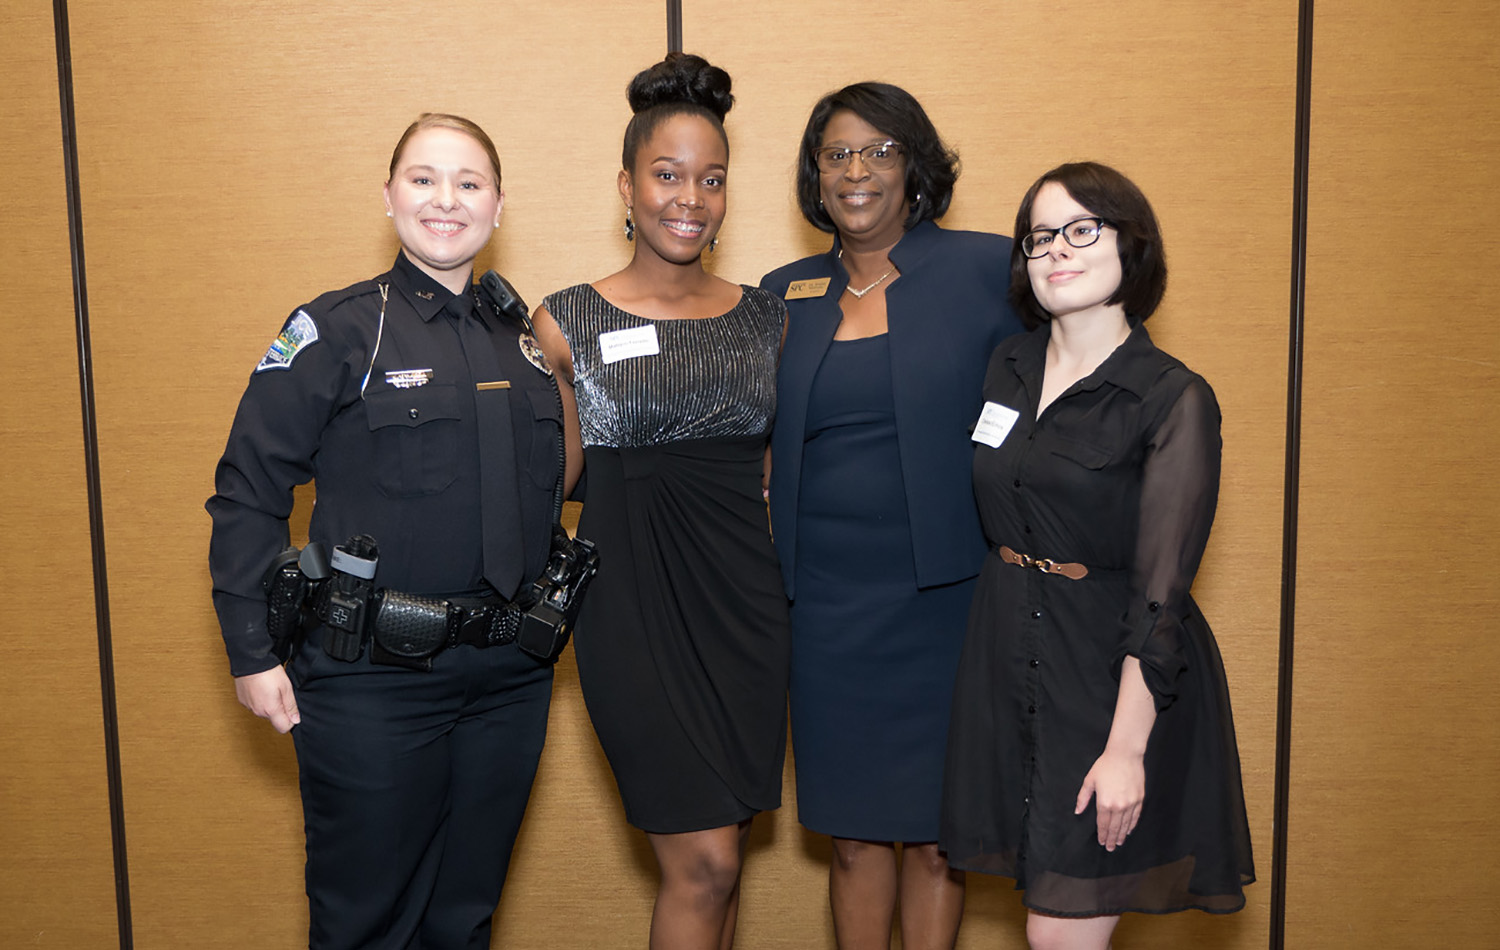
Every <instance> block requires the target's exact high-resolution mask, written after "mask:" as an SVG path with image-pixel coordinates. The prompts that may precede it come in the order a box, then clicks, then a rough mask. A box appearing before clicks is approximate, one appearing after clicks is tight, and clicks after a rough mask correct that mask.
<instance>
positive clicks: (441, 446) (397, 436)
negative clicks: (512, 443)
mask: <svg viewBox="0 0 1500 950" xmlns="http://www.w3.org/2000/svg"><path fill="white" fill-rule="evenodd" d="M365 414H366V416H367V417H368V418H369V420H370V436H371V438H373V439H374V440H375V451H376V463H375V471H374V472H372V473H371V478H372V479H374V481H375V484H376V485H377V486H378V487H379V488H380V490H381V491H382V492H384V493H385V494H386V495H389V496H392V497H396V498H410V497H413V496H417V495H435V494H437V493H438V492H440V491H443V490H444V489H446V488H447V487H448V486H449V485H451V484H453V480H454V479H455V478H456V477H457V467H458V445H459V429H460V427H461V423H460V416H459V411H458V391H457V389H456V388H455V387H454V386H453V385H452V384H451V383H428V384H427V385H425V386H416V387H413V388H411V389H388V390H384V391H382V392H374V393H369V394H368V395H366V396H365Z"/></svg>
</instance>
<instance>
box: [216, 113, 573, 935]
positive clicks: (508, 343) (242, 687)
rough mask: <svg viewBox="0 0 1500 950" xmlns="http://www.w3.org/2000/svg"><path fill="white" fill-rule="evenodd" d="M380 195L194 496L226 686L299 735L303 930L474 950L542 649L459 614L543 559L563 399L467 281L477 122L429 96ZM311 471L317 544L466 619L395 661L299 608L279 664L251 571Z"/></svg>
mask: <svg viewBox="0 0 1500 950" xmlns="http://www.w3.org/2000/svg"><path fill="white" fill-rule="evenodd" d="M384 194H385V206H386V214H387V215H388V216H390V217H391V218H392V219H393V221H394V223H395V227H396V234H397V237H398V238H399V240H400V243H401V252H400V254H399V255H398V256H397V258H396V263H395V266H394V267H392V268H391V270H389V271H387V272H386V273H385V274H382V275H381V276H379V277H377V278H375V279H374V280H367V281H362V282H360V283H357V284H354V285H353V286H350V287H348V288H345V289H344V290H339V291H335V292H333V293H329V294H324V295H323V296H321V297H319V298H318V299H317V300H315V301H313V302H312V303H310V304H307V305H306V306H304V307H302V308H300V309H298V310H297V311H296V312H295V313H293V314H292V316H291V317H290V318H288V320H287V321H286V324H285V325H284V327H283V328H282V331H281V333H280V335H279V336H277V338H276V340H275V341H274V342H273V343H272V344H271V347H270V349H269V350H268V351H267V352H266V355H265V357H264V358H263V359H262V360H261V361H260V363H259V365H258V366H256V368H255V371H254V373H253V374H252V375H251V377H250V383H249V386H248V387H247V388H246V390H245V395H244V397H243V398H242V400H241V402H240V406H239V411H238V412H237V414H236V416H235V421H234V426H233V428H232V429H231V431H230V434H229V440H228V445H227V446H226V448H225V450H224V456H223V458H222V459H221V460H220V462H219V466H218V471H217V473H216V476H215V489H216V492H215V494H214V496H213V497H212V498H210V499H209V501H208V504H207V508H208V511H209V514H210V515H211V516H212V517H213V538H212V542H211V546H210V552H209V567H210V570H211V573H212V574H213V581H214V605H215V608H216V609H217V611H218V615H219V621H220V624H221V626H222V631H223V635H224V643H225V646H226V648H227V651H228V654H229V665H230V672H231V673H232V674H233V675H234V677H235V692H236V694H237V696H238V697H239V700H240V702H241V703H242V704H243V705H244V706H245V707H246V708H248V709H249V710H250V711H251V712H253V713H255V714H256V715H257V716H261V717H263V718H266V719H269V720H270V721H271V724H272V725H273V726H275V727H276V729H277V730H278V731H280V732H287V731H290V732H291V733H292V738H293V741H294V744H295V746H296V752H297V762H298V767H299V770H300V785H301V792H302V801H303V809H304V817H305V826H306V833H307V868H306V875H307V894H308V899H309V903H310V917H311V928H310V937H309V943H310V946H311V947H313V948H319V950H323V948H329V950H331V948H357V947H360V948H363V947H369V948H376V947H380V948H386V947H389V948H405V947H417V946H420V947H422V948H424V950H435V948H439V950H440V948H459V947H488V946H489V932H490V918H491V916H492V915H493V913H494V911H495V907H496V905H497V903H498V901H499V899H500V891H501V886H502V885H503V883H504V881H505V873H506V867H507V865H508V863H509V860H510V852H511V848H512V845H513V844H514V841H515V837H516V833H517V831H518V829H519V827H520V823H521V817H522V814H523V813H524V811H525V808H526V801H527V798H528V796H529V794H530V791H531V784H532V779H533V777H534V776H535V773H536V767H537V760H538V758H539V756H540V755H541V750H542V742H543V739H544V737H545V734H546V725H547V710H548V705H549V702H550V699H551V689H552V666H551V664H550V663H548V662H546V661H545V660H539V659H537V658H535V657H533V656H531V655H528V654H527V653H525V652H523V651H521V650H519V649H517V646H516V644H515V643H513V642H510V637H509V636H507V635H506V628H504V627H503V626H502V625H496V624H490V623H487V622H484V623H470V622H468V621H469V620H472V619H474V618H476V617H479V618H482V617H484V616H491V617H493V616H494V615H495V613H496V612H497V611H498V610H500V606H499V605H502V604H503V603H504V602H505V601H506V600H507V599H508V598H512V597H514V596H515V595H516V594H517V592H518V591H519V590H522V589H523V588H525V587H527V586H528V585H529V582H530V581H531V580H532V579H534V578H535V577H536V576H537V575H538V574H539V572H540V571H541V569H542V567H543V565H544V563H545V560H546V557H547V552H548V546H549V540H550V530H551V525H552V523H553V499H554V492H555V490H556V489H557V486H558V482H559V478H560V477H561V475H562V472H561V468H563V467H564V452H563V448H562V446H563V442H564V432H563V422H562V419H563V416H564V413H563V411H562V408H563V407H562V405H561V404H560V402H559V399H560V395H559V393H558V391H557V387H556V385H555V384H554V382H553V380H552V378H551V375H550V372H549V371H548V370H547V367H546V363H545V360H544V359H543V358H542V357H541V356H540V354H539V350H537V348H536V347H535V345H534V341H533V340H531V338H530V337H529V335H528V334H527V333H526V332H525V331H524V330H522V329H518V328H517V327H516V326H515V325H513V324H512V323H511V322H508V321H506V320H505V319H502V318H500V316H499V315H498V314H497V313H496V312H495V310H494V309H493V308H491V307H488V306H486V305H485V302H484V301H483V300H481V298H479V296H478V295H477V294H476V293H475V288H474V287H473V286H472V284H471V277H472V272H473V263H474V258H475V256H476V255H477V254H478V253H479V252H480V250H481V249H482V248H483V247H484V246H485V244H487V243H488V241H489V237H490V234H491V233H492V232H493V231H494V229H495V228H497V227H499V220H500V209H501V205H502V203H503V201H504V193H503V192H502V191H501V189H500V161H499V158H498V156H497V155H496V152H495V146H494V144H493V143H492V142H491V141H490V138H489V136H488V135H486V134H485V133H484V131H483V130H482V129H480V128H479V127H478V126H477V125H475V124H474V123H472V122H470V121H468V120H467V119H463V118H460V117H458V116H452V115H442V114H434V113H428V114H424V115H423V116H421V117H420V118H419V119H418V120H417V121H416V122H414V123H412V125H411V126H410V127H409V128H408V129H407V130H406V132H405V134H404V135H402V137H401V139H400V141H399V142H398V143H397V145H396V149H395V152H394V153H393V155H392V157H391V166H390V179H389V180H388V181H387V182H386V185H385V191H384ZM570 408H571V407H570ZM570 441H571V440H570ZM567 467H569V468H571V467H572V466H571V465H569V466H567ZM573 477H576V475H575V476H570V477H569V478H568V481H569V482H570V483H571V481H572V480H573ZM309 479H312V480H315V482H316V492H317V503H316V505H315V506H314V511H313V515H312V521H311V527H310V530H309V534H310V541H311V542H315V543H320V544H321V545H323V546H325V547H326V548H327V549H328V550H330V551H332V550H334V548H335V546H338V545H344V544H345V542H346V540H347V539H350V538H352V537H353V536H355V535H368V536H369V537H370V538H372V539H373V540H374V542H375V547H376V550H375V551H374V552H373V554H374V556H373V557H371V558H368V559H367V560H373V561H374V562H375V576H374V578H373V582H372V586H373V587H375V588H379V589H382V590H389V591H400V592H403V593H407V594H415V595H420V596H423V597H426V598H430V599H431V600H433V601H441V600H449V601H451V602H452V603H453V604H454V605H455V607H454V608H453V609H454V616H455V617H456V618H458V619H462V620H463V621H465V622H464V623H462V624H454V625H453V632H454V633H455V634H457V633H460V632H461V633H463V636H462V637H458V636H454V637H450V638H449V639H448V640H447V641H446V643H451V644H453V645H451V646H445V647H444V648H440V649H439V650H438V652H436V653H435V654H434V655H432V656H430V657H429V658H425V659H421V660H418V661H416V662H414V663H413V662H408V663H406V664H405V665H389V663H388V661H389V659H390V657H386V661H385V662H382V661H381V658H380V656H379V655H378V650H377V648H376V647H375V646H374V645H370V644H365V643H362V642H361V641H360V640H358V639H355V640H354V652H355V653H356V654H357V656H355V657H354V658H352V659H351V656H350V653H349V650H348V646H349V643H348V641H349V637H348V636H347V635H344V634H342V632H341V631H337V630H333V629H331V628H330V627H328V626H327V625H326V624H322V623H318V622H317V621H313V622H311V623H309V624H308V627H309V629H307V631H306V633H305V636H304V637H303V640H302V642H301V644H300V646H299V647H298V648H297V650H296V651H295V653H294V655H293V656H292V658H291V660H290V662H289V663H287V664H286V666H285V667H283V666H282V664H281V663H280V661H279V659H278V657H277V655H276V652H275V651H274V650H273V645H272V640H271V637H270V635H269V634H268V631H267V621H266V596H265V593H264V590H263V586H262V582H263V578H264V577H265V575H266V571H267V567H268V565H270V564H271V562H272V561H273V560H274V559H275V558H276V556H277V555H278V553H280V552H281V551H282V550H283V549H284V548H285V547H286V546H287V539H288V530H287V517H288V515H289V514H290V513H291V510H292V489H293V487H294V486H295V485H298V484H301V483H304V482H307V481H308V480H309ZM568 488H569V489H571V484H569V485H568ZM459 605H462V606H461V609H460V607H459ZM487 611H488V614H487V613H486V612H487ZM324 619H325V620H326V619H327V618H326V617H324ZM460 628H462V629H460ZM340 636H342V640H341V641H339V638H340ZM335 641H338V642H340V643H341V647H340V649H334V650H333V652H334V653H339V654H341V655H340V656H339V657H337V658H336V657H335V656H332V655H330V652H329V651H330V649H331V648H332V646H333V643H334V642H335ZM429 666H430V669H428V668H427V667H429Z"/></svg>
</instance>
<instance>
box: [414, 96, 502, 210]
mask: <svg viewBox="0 0 1500 950" xmlns="http://www.w3.org/2000/svg"><path fill="white" fill-rule="evenodd" d="M424 129H452V130H453V131H455V132H462V133H463V134H465V135H467V136H468V137H469V138H471V139H473V140H474V141H476V142H478V143H479V147H480V148H482V149H484V154H485V155H487V156H489V160H490V165H492V166H493V167H494V169H495V191H496V192H498V191H499V190H500V153H499V152H497V151H495V143H494V142H492V141H490V137H489V136H488V135H486V134H485V132H484V129H481V128H480V127H479V126H478V125H477V124H476V123H474V122H471V121H470V120H468V119H465V118H464V117H463V116H461V115H450V114H449V113H447V112H424V113H422V114H421V115H419V116H417V121H415V122H413V123H412V124H411V125H408V126H407V127H406V131H405V132H402V133H401V138H400V139H398V140H397V141H396V149H395V151H393V152H391V169H390V172H389V174H388V175H387V177H386V184H390V181H391V179H392V178H395V177H396V166H397V165H398V164H399V163H400V161H401V152H402V151H403V150H404V149H405V148H406V143H407V142H408V141H410V140H411V137H412V136H413V135H416V134H417V133H418V132H421V131H423V130H424Z"/></svg>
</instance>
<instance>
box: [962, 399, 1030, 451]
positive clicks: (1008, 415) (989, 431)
mask: <svg viewBox="0 0 1500 950" xmlns="http://www.w3.org/2000/svg"><path fill="white" fill-rule="evenodd" d="M1019 418H1021V414H1020V413H1019V412H1017V411H1016V410H1014V409H1011V408H1010V407H1009V406H1002V405H1000V404H999V403H998V402H987V403H985V404H984V411H983V412H981V413H980V414H979V421H978V422H976V423H975V424H974V436H973V438H974V441H975V442H979V443H981V444H983V445H988V446H989V447H990V448H992V449H998V448H999V447H1000V443H1001V442H1004V441H1005V437H1006V436H1008V435H1010V430H1011V427H1012V426H1014V425H1015V424H1016V420H1017V419H1019Z"/></svg>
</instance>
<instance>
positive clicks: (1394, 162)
mask: <svg viewBox="0 0 1500 950" xmlns="http://www.w3.org/2000/svg"><path fill="white" fill-rule="evenodd" d="M1497 32H1500V8H1497V7H1496V6H1495V5H1494V4H1492V3H1458V4H1442V5H1437V6H1434V5H1431V4H1424V3H1416V2H1410V0H1386V2H1381V3H1356V2H1352V0H1338V2H1321V3H1319V4H1318V6H1317V21H1316V25H1315V30H1314V36H1315V39H1314V43H1313V56H1314V61H1313V91H1314V95H1313V103H1312V105H1313V114H1312V128H1313V135H1312V163H1311V167H1312V175H1311V180H1310V182H1309V215H1310V223H1309V228H1308V242H1307V249H1308V262H1307V316H1306V320H1307V330H1306V356H1305V360H1306V364H1305V365H1306V371H1305V380H1306V391H1305V394H1304V397H1303V430H1302V446H1303V448H1302V485H1301V505H1300V511H1301V515H1300V531H1299V535H1300V540H1299V545H1298V555H1297V561H1298V565H1299V567H1298V578H1297V623H1296V638H1297V640H1296V668H1295V684H1294V690H1293V718H1292V723H1293V734H1292V762H1291V773H1290V775H1291V811H1290V815H1289V816H1288V821H1287V831H1288V834H1289V836H1290V840H1291V845H1290V848H1289V849H1288V861H1287V945H1288V946H1291V947H1376V946H1378V947H1386V948H1407V947H1409V948H1427V947H1434V946H1451V947H1492V946H1495V945H1496V941H1497V939H1500V938H1497V937H1496V936H1495V931H1496V926H1497V924H1500V904H1497V902H1496V900H1495V882H1496V881H1500V832H1497V831H1496V828H1495V823H1494V822H1493V821H1491V820H1490V814H1491V813H1492V811H1493V809H1494V803H1495V800H1496V795H1495V788H1496V786H1497V784H1500V729H1497V728H1496V722H1497V721H1500V698H1497V692H1496V689H1495V678H1496V674H1497V672H1500V640H1497V639H1496V632H1497V630H1500V622H1497V620H1496V617H1497V615H1500V583H1497V581H1496V578H1495V572H1494V569H1493V565H1494V563H1495V561H1496V559H1497V558H1500V541H1497V538H1500V492H1497V491H1496V488H1495V471H1496V469H1497V467H1500V439H1497V437H1496V434H1495V432H1496V423H1497V421H1500V418H1497V417H1500V413H1497V407H1500V331H1497V329H1496V325H1495V319H1494V316H1493V313H1492V311H1491V308H1492V307H1493V306H1494V303H1495V300H1496V298H1497V296H1500V236H1497V235H1496V233H1495V229H1494V228H1493V227H1491V226H1490V224H1489V222H1490V221H1491V220H1492V219H1493V218H1494V215H1495V211H1496V210H1497V204H1500V200H1497V199H1500V190H1497V183H1500V177H1497V174H1496V158H1497V156H1500V53H1497V52H1496V49H1495V45H1494V37H1495V36H1496V34H1497Z"/></svg>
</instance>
